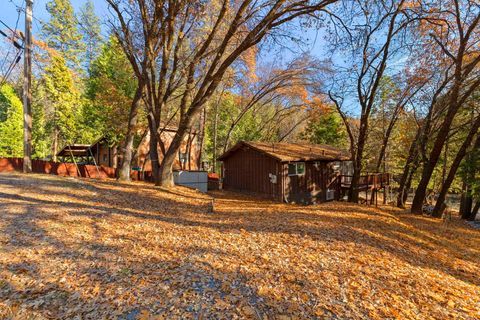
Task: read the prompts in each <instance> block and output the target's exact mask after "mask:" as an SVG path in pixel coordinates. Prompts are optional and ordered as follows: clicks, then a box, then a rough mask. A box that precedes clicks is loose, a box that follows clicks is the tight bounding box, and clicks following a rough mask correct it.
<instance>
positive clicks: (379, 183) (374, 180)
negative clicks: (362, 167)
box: [339, 173, 390, 189]
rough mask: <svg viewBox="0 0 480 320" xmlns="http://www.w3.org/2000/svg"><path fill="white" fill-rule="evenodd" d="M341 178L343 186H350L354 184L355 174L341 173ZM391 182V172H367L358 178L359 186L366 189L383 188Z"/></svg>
mask: <svg viewBox="0 0 480 320" xmlns="http://www.w3.org/2000/svg"><path fill="white" fill-rule="evenodd" d="M339 178H340V185H341V187H342V188H349V187H350V185H351V184H352V179H353V176H350V175H341V176H339ZM389 184H390V174H389V173H373V174H366V175H361V176H360V178H359V180H358V188H359V189H365V188H374V189H377V188H383V187H384V186H388V185H389Z"/></svg>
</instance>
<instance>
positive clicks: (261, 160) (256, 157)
mask: <svg viewBox="0 0 480 320" xmlns="http://www.w3.org/2000/svg"><path fill="white" fill-rule="evenodd" d="M280 169H281V163H280V162H278V161H276V160H275V159H273V158H271V157H268V156H266V155H264V154H262V153H259V152H256V151H254V150H252V149H249V148H242V149H239V150H237V151H236V152H235V153H234V154H232V155H231V156H230V157H228V158H227V159H224V160H223V188H224V189H226V190H235V191H244V192H245V191H246V192H252V193H256V194H259V195H261V196H264V197H268V198H271V199H275V200H277V201H281V200H282V194H281V190H282V181H281V176H279V174H278V173H279V172H280ZM272 175H275V176H276V183H273V182H272V180H275V178H272Z"/></svg>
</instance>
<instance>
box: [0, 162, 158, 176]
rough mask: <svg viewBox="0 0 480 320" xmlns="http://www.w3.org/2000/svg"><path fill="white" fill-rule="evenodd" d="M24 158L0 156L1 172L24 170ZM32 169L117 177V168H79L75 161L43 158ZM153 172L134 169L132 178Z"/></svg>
mask: <svg viewBox="0 0 480 320" xmlns="http://www.w3.org/2000/svg"><path fill="white" fill-rule="evenodd" d="M22 169H23V159H21V158H0V172H14V171H22ZM32 171H33V172H34V173H44V174H54V175H58V176H64V177H83V178H96V179H108V178H115V177H116V169H115V168H111V167H104V166H98V167H96V166H94V165H84V164H79V165H78V170H77V166H75V164H74V163H62V162H50V161H42V160H33V161H32ZM150 177H151V174H149V173H147V172H145V173H142V174H139V173H138V172H135V171H132V178H133V179H134V180H140V179H141V180H143V179H146V180H148V179H149V178H150Z"/></svg>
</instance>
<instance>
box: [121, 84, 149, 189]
mask: <svg viewBox="0 0 480 320" xmlns="http://www.w3.org/2000/svg"><path fill="white" fill-rule="evenodd" d="M142 94H143V85H139V86H138V88H137V90H136V92H135V96H134V97H133V100H132V104H131V106H130V114H129V115H128V128H127V134H126V136H125V143H124V146H123V150H122V164H121V166H120V170H119V172H118V180H119V181H130V170H131V167H132V158H133V140H134V138H135V127H136V125H137V121H138V108H139V107H140V100H141V99H142Z"/></svg>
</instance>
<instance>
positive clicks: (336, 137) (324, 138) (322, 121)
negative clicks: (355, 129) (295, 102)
mask: <svg viewBox="0 0 480 320" xmlns="http://www.w3.org/2000/svg"><path fill="white" fill-rule="evenodd" d="M303 138H305V139H307V140H308V141H310V142H311V143H317V144H329V145H332V146H337V147H343V146H346V145H347V135H346V133H345V130H344V127H343V123H342V119H341V118H340V116H339V115H338V113H336V112H333V111H330V110H328V111H327V112H322V113H318V114H315V115H313V117H312V118H311V119H310V120H309V121H308V124H307V127H306V128H305V132H304V133H303Z"/></svg>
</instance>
